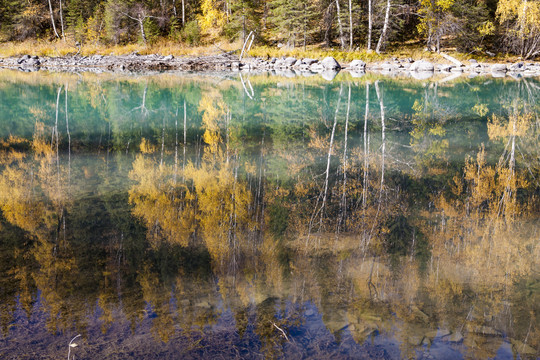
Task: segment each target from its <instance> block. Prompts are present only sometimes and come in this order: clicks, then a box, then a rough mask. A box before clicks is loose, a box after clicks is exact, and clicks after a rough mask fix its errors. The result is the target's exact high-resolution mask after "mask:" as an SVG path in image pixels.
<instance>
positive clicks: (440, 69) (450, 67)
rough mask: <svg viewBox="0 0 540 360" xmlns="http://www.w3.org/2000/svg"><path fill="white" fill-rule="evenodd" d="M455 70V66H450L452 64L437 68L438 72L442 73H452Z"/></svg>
mask: <svg viewBox="0 0 540 360" xmlns="http://www.w3.org/2000/svg"><path fill="white" fill-rule="evenodd" d="M453 68H454V65H450V64H442V65H439V66H437V70H439V71H440V72H450V71H452V69H453Z"/></svg>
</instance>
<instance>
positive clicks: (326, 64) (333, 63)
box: [321, 56, 341, 70]
mask: <svg viewBox="0 0 540 360" xmlns="http://www.w3.org/2000/svg"><path fill="white" fill-rule="evenodd" d="M321 65H322V66H323V68H324V69H325V70H339V69H341V65H339V63H338V62H337V60H336V59H334V58H333V57H331V56H328V57H325V58H324V59H323V61H321Z"/></svg>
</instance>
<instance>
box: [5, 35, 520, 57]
mask: <svg viewBox="0 0 540 360" xmlns="http://www.w3.org/2000/svg"><path fill="white" fill-rule="evenodd" d="M241 48H242V43H241V42H240V41H236V42H232V43H231V42H229V41H227V40H222V41H217V42H216V43H214V44H211V45H208V44H207V45H199V46H189V45H187V44H184V43H181V42H177V41H173V40H170V39H160V40H158V41H156V42H154V43H152V44H146V45H145V44H141V43H134V44H126V45H104V44H84V45H83V46H82V48H81V51H80V55H82V56H91V55H97V54H99V55H127V54H131V53H133V52H138V53H139V54H141V55H149V54H161V55H169V54H170V55H174V56H204V55H216V54H220V53H222V52H229V51H235V53H236V54H238V55H239V54H240V50H241ZM77 51H78V49H77V47H76V46H75V45H74V41H72V40H68V41H66V42H64V41H62V40H56V41H39V40H29V41H23V42H4V43H2V45H1V46H0V57H16V56H22V55H26V54H29V55H38V56H49V57H58V56H69V55H75V54H76V53H77ZM444 52H445V53H447V54H448V55H451V56H453V57H455V58H457V59H458V60H460V61H467V60H469V59H471V58H474V59H476V60H478V61H482V62H497V61H498V62H513V61H516V60H517V59H518V58H517V57H515V56H510V55H497V56H495V57H489V56H487V55H486V54H482V53H478V54H464V53H460V52H457V51H456V50H455V49H454V48H450V49H444ZM247 56H249V57H260V58H272V57H287V56H292V57H296V58H313V59H323V58H325V57H327V56H332V57H334V58H335V59H336V60H338V61H339V62H350V61H352V60H355V59H360V60H364V61H366V62H377V61H384V60H388V59H392V58H399V59H403V58H412V59H414V60H418V59H426V60H429V61H432V62H439V63H441V62H442V63H447V62H448V61H447V60H445V59H444V58H442V57H441V56H440V55H439V54H437V53H435V52H430V51H426V50H425V48H424V45H423V44H422V43H421V42H408V43H399V44H397V43H396V44H392V45H391V46H389V47H388V49H387V50H386V51H385V52H384V53H381V54H377V53H376V52H375V51H373V50H371V51H367V50H366V49H362V50H356V51H347V50H339V49H332V48H330V49H329V48H326V47H323V46H322V45H320V44H319V45H310V46H307V47H306V49H305V50H304V48H303V47H297V48H294V49H285V48H277V47H270V46H254V47H253V48H252V49H251V50H250V51H249V53H248V54H247Z"/></svg>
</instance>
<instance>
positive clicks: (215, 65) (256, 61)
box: [0, 52, 540, 80]
mask: <svg viewBox="0 0 540 360" xmlns="http://www.w3.org/2000/svg"><path fill="white" fill-rule="evenodd" d="M457 63H458V64H456V63H444V64H433V63H431V62H429V61H426V60H417V61H414V60H413V59H411V58H407V59H396V58H394V59H390V60H387V61H383V62H375V63H369V64H368V63H366V62H364V61H362V60H360V59H357V60H353V61H351V62H350V63H348V64H347V63H345V64H340V63H339V62H338V61H337V60H336V59H334V58H332V57H326V58H324V59H322V60H318V59H310V58H303V59H296V58H294V57H282V58H268V59H262V58H247V59H242V60H240V59H239V58H238V56H236V55H233V54H230V53H224V54H220V55H213V56H201V57H193V58H186V57H174V56H172V55H168V56H162V55H157V54H153V55H140V54H138V53H136V52H135V53H132V54H129V55H118V56H114V55H107V56H104V55H93V56H65V57H38V56H31V55H24V56H21V57H12V58H5V59H0V67H4V68H17V69H20V70H22V71H36V70H40V69H44V70H69V71H94V72H103V71H107V72H148V71H169V70H178V71H227V70H230V71H248V72H249V71H253V72H254V71H270V72H275V73H277V74H279V75H284V76H296V75H304V76H310V75H316V74H321V75H322V77H323V78H325V79H327V80H331V79H333V78H334V77H335V75H336V74H337V73H338V72H339V71H340V70H347V71H350V73H351V74H352V75H353V76H362V75H363V74H364V73H365V72H366V71H367V72H377V73H381V74H385V75H396V76H398V75H399V76H401V75H410V76H412V77H414V78H417V79H426V78H429V77H430V76H432V75H433V74H435V73H440V74H448V75H452V74H459V73H467V74H468V75H469V76H476V75H480V74H484V75H489V74H491V75H492V76H494V77H504V76H513V77H520V76H540V63H538V62H517V63H512V64H487V63H480V62H478V61H476V60H474V59H470V60H469V61H465V62H464V63H462V64H459V62H457Z"/></svg>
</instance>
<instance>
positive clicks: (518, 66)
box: [508, 61, 525, 71]
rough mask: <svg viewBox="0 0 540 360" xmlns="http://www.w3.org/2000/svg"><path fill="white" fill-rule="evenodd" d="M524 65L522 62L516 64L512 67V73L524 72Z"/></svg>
mask: <svg viewBox="0 0 540 360" xmlns="http://www.w3.org/2000/svg"><path fill="white" fill-rule="evenodd" d="M524 66H525V65H524V64H523V63H522V62H521V61H520V62H517V63H515V64H512V65H510V67H509V69H508V70H510V71H523V70H524Z"/></svg>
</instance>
